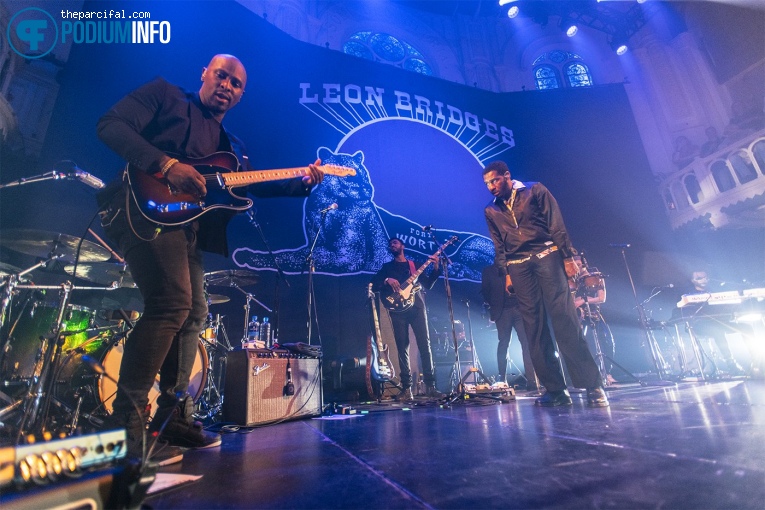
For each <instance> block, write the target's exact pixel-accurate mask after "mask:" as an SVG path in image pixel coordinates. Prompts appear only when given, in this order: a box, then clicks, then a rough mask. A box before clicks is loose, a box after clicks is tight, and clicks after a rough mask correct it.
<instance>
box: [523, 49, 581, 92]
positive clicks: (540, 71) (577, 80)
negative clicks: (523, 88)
mask: <svg viewBox="0 0 765 510" xmlns="http://www.w3.org/2000/svg"><path fill="white" fill-rule="evenodd" d="M532 66H533V69H534V82H535V83H536V86H537V89H539V90H548V89H559V88H561V87H564V86H567V87H592V85H593V83H592V76H591V75H590V69H589V68H588V67H587V64H585V63H584V62H583V61H582V57H580V56H579V55H577V54H576V53H571V52H568V51H561V50H553V51H550V52H547V53H542V54H541V55H540V56H538V57H537V58H536V60H534V63H533V64H532ZM561 76H564V77H565V84H564V82H563V81H561V79H560V77H561Z"/></svg>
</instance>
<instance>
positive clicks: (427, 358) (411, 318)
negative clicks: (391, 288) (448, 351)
mask: <svg viewBox="0 0 765 510" xmlns="http://www.w3.org/2000/svg"><path fill="white" fill-rule="evenodd" d="M415 299H420V297H415ZM390 320H391V325H392V326H393V337H394V338H395V339H396V348H397V349H398V364H399V370H400V372H401V386H403V387H404V388H411V387H412V372H411V369H410V364H409V326H411V327H412V332H413V333H414V338H415V339H416V340H417V348H418V349H419V350H420V359H421V360H422V374H423V375H422V376H423V379H425V385H426V386H433V385H435V383H436V378H435V373H434V371H433V355H432V353H431V351H430V335H429V334H428V317H427V315H426V313H425V309H424V308H419V307H418V306H417V304H415V306H413V307H412V308H410V309H409V310H407V311H405V312H399V313H391V314H390Z"/></svg>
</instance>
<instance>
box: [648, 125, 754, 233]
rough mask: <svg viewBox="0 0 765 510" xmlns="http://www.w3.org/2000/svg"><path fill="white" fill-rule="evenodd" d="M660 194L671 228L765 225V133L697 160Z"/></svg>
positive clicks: (662, 187) (671, 179) (669, 180)
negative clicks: (692, 224) (693, 225)
mask: <svg viewBox="0 0 765 510" xmlns="http://www.w3.org/2000/svg"><path fill="white" fill-rule="evenodd" d="M659 191H660V193H661V196H662V198H663V199H664V205H665V207H666V209H667V214H668V216H669V220H670V223H671V224H672V228H673V229H677V228H680V227H682V226H685V225H689V224H691V223H694V224H697V225H698V226H699V227H714V228H719V227H722V226H725V225H735V226H765V216H763V210H765V207H763V206H765V130H760V131H758V132H756V133H752V134H751V135H749V136H747V137H746V138H742V139H740V140H736V141H735V142H732V143H731V144H728V145H727V146H725V147H724V148H722V149H720V150H718V151H717V152H715V153H714V154H710V155H709V156H707V157H705V158H698V159H695V160H694V161H693V162H692V163H691V164H690V165H688V166H687V167H685V168H683V169H681V170H678V171H676V172H674V173H673V174H671V175H670V176H669V177H667V178H666V179H665V180H664V181H663V182H662V183H661V184H660V185H659Z"/></svg>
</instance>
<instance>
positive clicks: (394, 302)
mask: <svg viewBox="0 0 765 510" xmlns="http://www.w3.org/2000/svg"><path fill="white" fill-rule="evenodd" d="M456 242H457V236H452V237H451V238H450V239H449V240H448V241H446V242H445V243H444V244H442V245H441V247H440V248H438V250H437V251H436V253H434V254H433V255H432V257H438V256H439V255H441V253H442V252H443V251H444V250H445V249H446V247H447V246H449V245H451V244H454V243H456ZM431 262H433V261H432V260H431V259H430V258H428V260H426V261H425V263H424V264H423V265H421V266H420V267H419V268H418V269H417V271H415V272H414V273H413V274H412V275H411V276H410V277H409V278H407V279H406V281H405V282H404V283H402V284H401V288H400V289H399V291H398V292H392V291H391V292H390V294H388V295H386V296H385V298H384V299H383V300H382V304H383V306H384V307H385V308H387V309H388V311H390V312H391V313H401V312H405V311H407V310H409V309H410V308H411V307H413V306H414V300H415V298H416V297H417V293H418V292H419V291H420V290H421V289H422V286H421V285H420V284H419V283H418V282H417V278H419V277H420V275H421V274H422V272H423V271H425V268H426V267H428V266H429V265H430V264H431Z"/></svg>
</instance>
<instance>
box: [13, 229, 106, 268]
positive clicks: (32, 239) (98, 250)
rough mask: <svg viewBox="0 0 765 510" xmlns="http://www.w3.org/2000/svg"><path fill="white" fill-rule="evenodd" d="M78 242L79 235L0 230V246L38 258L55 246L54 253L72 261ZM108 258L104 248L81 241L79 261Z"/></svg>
mask: <svg viewBox="0 0 765 510" xmlns="http://www.w3.org/2000/svg"><path fill="white" fill-rule="evenodd" d="M79 244H80V238H79V237H75V236H70V235H67V234H59V233H57V232H47V231H45V230H33V229H25V228H15V229H8V230H3V231H2V232H0V246H4V247H6V248H8V249H10V250H13V251H17V252H19V253H24V254H26V255H32V256H33V257H39V258H45V257H47V256H48V254H50V252H51V251H53V250H54V248H55V253H56V254H58V255H63V259H64V260H68V261H70V262H73V261H74V259H75V257H76V255H77V246H78V245H79ZM110 258H111V254H110V253H109V251H108V250H106V249H105V248H102V247H101V246H99V245H97V244H96V243H93V242H91V241H87V240H83V241H82V246H81V248H80V262H103V261H105V260H109V259H110Z"/></svg>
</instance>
